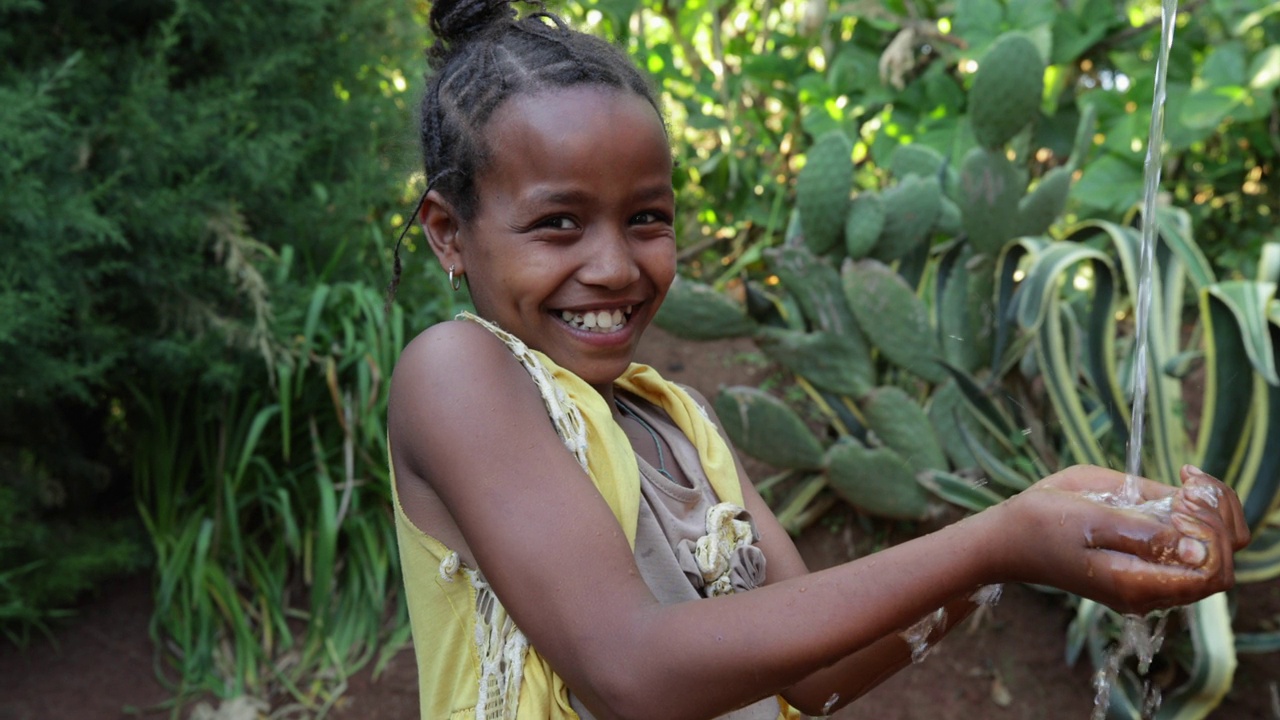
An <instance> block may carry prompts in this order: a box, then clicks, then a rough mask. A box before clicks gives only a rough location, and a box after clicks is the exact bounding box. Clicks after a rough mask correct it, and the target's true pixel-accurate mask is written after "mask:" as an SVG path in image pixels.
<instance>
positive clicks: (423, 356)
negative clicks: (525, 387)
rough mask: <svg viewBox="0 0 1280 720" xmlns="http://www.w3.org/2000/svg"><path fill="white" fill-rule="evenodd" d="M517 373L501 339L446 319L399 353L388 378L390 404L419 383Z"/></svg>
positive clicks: (517, 366) (463, 322)
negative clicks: (393, 369) (390, 389)
mask: <svg viewBox="0 0 1280 720" xmlns="http://www.w3.org/2000/svg"><path fill="white" fill-rule="evenodd" d="M517 370H521V366H520V363H519V361H518V360H517V359H516V358H515V356H514V355H513V354H512V353H511V350H510V348H508V347H507V345H506V343H504V342H503V341H502V340H501V339H499V338H498V337H497V336H496V335H494V334H493V333H492V332H490V331H489V330H487V329H485V328H484V327H482V326H480V325H478V324H476V323H473V322H468V321H466V320H449V321H447V322H442V323H438V324H436V325H432V326H431V327H429V328H427V329H426V330H423V331H422V332H421V333H419V334H418V336H417V337H415V338H414V339H413V340H412V341H410V342H409V344H408V345H406V346H405V348H404V351H403V352H401V354H400V358H399V359H398V360H397V361H396V367H395V371H394V373H393V374H392V376H391V388H392V393H391V402H392V403H394V402H395V400H396V399H397V397H401V396H402V395H403V393H404V392H406V391H412V390H413V389H414V388H417V387H419V386H420V385H422V384H424V383H425V384H428V385H431V384H435V383H437V382H439V381H441V380H445V381H448V382H449V383H450V384H455V383H458V382H463V383H465V382H467V381H468V380H481V379H484V378H485V377H486V376H487V375H488V374H489V373H497V374H498V377H497V378H494V377H489V378H488V379H489V380H494V379H500V378H501V377H503V376H506V375H508V374H511V375H513V376H515V377H518V373H514V372H513V371H517Z"/></svg>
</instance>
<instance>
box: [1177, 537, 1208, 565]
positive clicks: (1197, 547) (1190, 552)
mask: <svg viewBox="0 0 1280 720" xmlns="http://www.w3.org/2000/svg"><path fill="white" fill-rule="evenodd" d="M1208 556H1209V550H1208V548H1206V547H1205V546H1204V543H1202V542H1199V541H1197V540H1192V539H1191V538H1189V537H1184V538H1182V539H1181V540H1179V541H1178V559H1179V560H1181V561H1182V562H1183V564H1184V565H1190V566H1192V567H1200V566H1201V565H1203V564H1204V561H1205V558H1207V557H1208Z"/></svg>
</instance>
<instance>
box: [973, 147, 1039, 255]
mask: <svg viewBox="0 0 1280 720" xmlns="http://www.w3.org/2000/svg"><path fill="white" fill-rule="evenodd" d="M1024 189H1025V184H1024V183H1023V181H1022V178H1021V177H1020V176H1019V174H1018V171H1017V169H1016V168H1014V167H1013V163H1011V162H1009V159H1008V158H1006V157H1005V156H1004V153H1002V152H997V151H993V150H985V149H983V148H974V149H973V150H970V151H969V153H968V154H967V155H965V158H964V162H963V163H962V164H961V165H960V198H959V204H960V215H961V219H962V220H963V221H964V229H965V232H966V233H968V235H969V242H970V243H971V244H972V245H973V248H974V249H975V250H977V251H978V252H980V253H984V254H987V255H991V256H993V257H994V256H995V255H996V254H997V253H998V252H999V251H1000V248H1001V247H1002V246H1004V244H1005V242H1006V241H1008V240H1009V239H1010V238H1012V237H1013V228H1014V223H1015V222H1016V221H1017V216H1018V201H1019V200H1021V199H1022V192H1023V190H1024Z"/></svg>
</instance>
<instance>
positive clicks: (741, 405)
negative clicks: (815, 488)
mask: <svg viewBox="0 0 1280 720" xmlns="http://www.w3.org/2000/svg"><path fill="white" fill-rule="evenodd" d="M713 404H714V406H715V410H716V414H717V415H719V416H720V424H721V425H722V426H723V427H724V431H725V434H726V435H728V436H729V439H730V440H732V441H733V444H734V445H736V446H737V447H738V449H739V450H741V451H742V452H744V453H746V454H748V455H750V456H751V457H753V458H756V459H757V460H761V461H763V462H766V463H768V464H770V465H773V466H774V467H778V468H808V469H814V468H820V467H822V464H823V457H822V445H821V443H819V442H818V438H816V437H814V435H813V433H812V432H810V431H809V428H808V427H807V426H806V425H805V424H804V421H803V420H801V419H800V416H799V415H796V414H795V412H794V411H793V410H792V409H791V408H789V407H787V406H786V404H785V403H783V402H782V401H781V400H779V399H777V398H775V397H773V396H772V395H769V394H768V393H765V392H763V391H761V390H758V389H756V388H752V387H742V386H736V387H729V388H725V389H724V390H721V391H720V393H719V394H717V395H716V399H715V402H714V403H713Z"/></svg>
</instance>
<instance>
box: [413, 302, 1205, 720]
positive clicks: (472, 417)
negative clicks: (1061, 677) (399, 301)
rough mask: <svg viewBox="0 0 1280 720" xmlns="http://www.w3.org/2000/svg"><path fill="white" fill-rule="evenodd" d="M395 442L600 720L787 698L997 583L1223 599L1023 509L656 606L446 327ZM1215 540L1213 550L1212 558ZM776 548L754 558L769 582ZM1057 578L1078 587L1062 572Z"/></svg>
mask: <svg viewBox="0 0 1280 720" xmlns="http://www.w3.org/2000/svg"><path fill="white" fill-rule="evenodd" d="M390 426H391V434H392V443H393V447H394V448H395V449H396V453H397V455H396V458H395V462H396V464H397V472H398V474H400V473H401V472H402V471H403V472H404V473H408V474H410V475H412V476H415V477H417V478H422V479H427V480H428V481H429V482H430V485H431V487H432V489H433V490H434V491H435V493H436V494H437V495H438V496H439V497H440V498H441V500H442V501H443V502H444V504H445V505H446V506H447V508H448V510H449V513H450V515H451V517H452V518H453V519H454V521H455V522H456V523H457V526H458V528H459V529H460V530H461V533H462V535H463V536H464V537H465V539H466V542H467V544H468V546H469V548H470V550H471V553H472V555H473V556H474V557H475V560H476V563H477V565H478V566H479V567H480V568H481V569H482V570H483V571H484V573H485V576H486V577H487V578H488V580H489V582H490V583H491V584H492V586H493V588H494V591H495V592H496V593H497V595H498V597H499V598H501V600H502V602H503V604H504V606H505V607H506V608H507V610H508V611H509V612H510V613H511V615H512V617H513V619H514V620H515V621H516V623H517V625H519V626H520V627H521V629H522V630H523V631H524V632H525V634H526V635H527V636H528V638H529V640H530V642H531V643H532V644H533V645H534V646H535V647H536V648H538V651H539V652H540V653H541V654H542V655H543V656H544V657H545V658H547V660H548V661H549V662H550V663H551V665H552V667H554V668H555V670H556V672H557V673H559V674H560V676H561V677H563V678H564V680H565V682H566V683H568V685H569V686H570V687H571V688H573V690H574V692H575V693H576V694H577V695H578V696H579V697H580V698H581V699H582V700H583V702H584V703H586V705H587V706H588V707H589V708H591V709H592V711H593V712H595V713H597V714H598V715H599V716H600V717H602V718H604V717H623V718H625V717H666V718H685V717H687V718H705V717H713V716H715V715H718V714H722V713H724V712H726V711H728V710H730V709H733V708H735V707H739V706H742V705H745V704H747V703H750V702H752V701H754V700H756V699H759V698H762V697H767V696H769V695H772V694H776V693H778V692H781V691H783V690H784V689H786V688H789V687H791V686H793V685H796V684H797V683H800V682H801V681H802V680H804V679H805V678H808V677H809V676H811V675H813V674H814V673H815V672H817V671H819V670H821V669H823V668H827V667H829V666H832V665H833V664H835V663H837V662H838V661H840V660H842V659H843V658H846V657H849V656H851V655H853V654H854V653H856V652H857V651H859V650H862V649H864V648H869V647H871V646H872V645H873V644H875V643H877V642H878V641H881V639H882V638H885V637H886V636H890V635H891V634H892V633H895V632H896V631H898V630H899V629H901V628H904V627H906V626H908V625H910V624H911V623H912V622H914V621H915V620H916V619H918V618H920V617H921V616H923V615H924V614H926V613H928V612H931V611H933V610H934V609H935V608H937V607H939V606H942V605H943V604H946V603H947V602H949V601H951V600H952V599H954V598H957V597H962V596H964V595H966V594H967V593H969V592H971V591H972V590H973V589H974V588H976V587H978V586H980V585H983V584H988V583H991V582H999V581H1005V580H1026V581H1031V582H1047V581H1049V580H1050V579H1056V580H1057V582H1056V583H1054V584H1057V585H1059V586H1063V587H1064V588H1065V589H1068V590H1072V591H1076V592H1079V591H1080V590H1081V589H1084V590H1087V591H1090V592H1085V593H1083V594H1086V595H1091V596H1093V597H1096V598H1098V599H1100V600H1102V601H1103V602H1107V603H1108V604H1112V605H1115V606H1119V607H1122V608H1125V609H1139V610H1140V609H1146V608H1149V607H1154V606H1155V605H1159V604H1172V603H1176V602H1184V601H1187V600H1191V599H1194V598H1197V597H1201V596H1203V595H1205V594H1208V592H1209V591H1216V590H1218V589H1221V586H1222V584H1223V580H1222V578H1221V573H1220V572H1219V573H1216V574H1215V572H1213V571H1211V570H1208V569H1204V568H1185V567H1181V566H1177V565H1153V564H1147V563H1143V562H1141V561H1140V560H1139V559H1137V558H1136V557H1133V556H1129V555H1123V554H1120V553H1115V552H1110V551H1107V550H1097V549H1096V548H1097V547H1109V546H1122V545H1123V546H1124V547H1125V549H1129V547H1128V545H1126V543H1128V544H1129V545H1131V544H1132V543H1129V541H1127V540H1125V539H1124V538H1117V535H1116V532H1115V527H1114V525H1115V523H1114V522H1113V523H1112V525H1111V526H1106V527H1097V528H1094V527H1092V526H1090V530H1091V537H1092V540H1091V542H1090V543H1085V541H1084V533H1083V532H1082V529H1081V522H1082V521H1081V520H1078V519H1077V518H1076V517H1075V514H1074V509H1072V510H1070V511H1068V510H1067V509H1064V516H1066V515H1071V522H1065V521H1064V524H1063V525H1061V526H1058V525H1056V524H1054V523H1049V525H1052V526H1053V527H1052V528H1051V529H1052V530H1055V531H1056V532H1052V531H1051V532H1044V528H1043V527H1036V523H1034V522H1032V521H1033V520H1036V519H1043V516H1044V513H1045V510H1044V509H1043V508H1042V507H1041V506H1040V505H1039V504H1036V503H1027V502H1018V503H1008V504H1006V505H1002V506H1000V507H999V508H996V509H994V510H993V511H990V512H987V513H983V514H981V515H978V516H974V517H971V518H968V519H966V520H964V521H961V522H959V523H956V524H954V525H952V526H950V527H947V528H944V529H943V530H940V531H938V532H937V533H934V534H933V535H929V536H926V537H923V538H920V539H918V540H915V541H912V542H910V543H906V544H903V545H900V546H897V547H894V548H891V549H889V550H886V551H884V552H881V553H877V554H876V555H874V556H870V557H867V558H862V559H860V560H858V561H855V562H852V563H849V564H846V565H842V566H839V567H836V568H831V569H828V570H824V571H822V572H818V573H813V574H803V572H804V571H803V563H802V562H801V563H800V564H799V565H798V566H792V567H793V572H795V573H796V574H795V575H794V576H792V577H787V578H785V579H781V580H780V581H778V582H771V583H770V584H769V585H767V586H766V587H763V588H760V589H758V590H755V591H752V592H749V593H742V594H739V595H734V596H731V597H725V598H715V599H709V600H705V601H699V602H691V603H680V604H675V605H668V606H663V605H660V604H659V603H658V602H657V601H656V600H655V599H654V597H653V595H652V594H651V593H650V592H649V590H648V588H647V587H646V586H645V584H644V582H643V580H642V579H641V578H640V575H639V572H638V570H637V569H636V566H635V562H634V559H633V557H632V553H631V549H630V547H629V546H628V545H627V542H626V540H625V539H624V538H623V536H622V533H621V530H620V528H619V526H618V523H617V521H616V520H615V519H614V517H613V515H612V512H611V511H610V510H609V508H608V506H607V505H606V504H605V503H604V501H603V500H602V499H601V498H600V496H599V495H598V493H597V492H596V491H595V489H594V487H593V486H592V485H591V482H590V480H589V479H588V478H587V477H586V475H585V473H583V471H582V470H581V469H580V468H579V467H578V465H577V463H576V462H575V461H574V460H573V458H572V457H571V456H570V454H569V453H568V452H567V451H565V449H564V447H563V445H562V444H561V442H560V440H559V439H558V437H557V436H556V435H555V432H554V430H553V429H552V428H551V426H550V423H549V422H548V421H547V417H546V412H545V410H544V408H543V407H542V403H541V399H540V398H539V396H538V394H537V391H536V390H535V388H534V386H533V384H532V383H531V382H530V381H529V379H528V376H527V375H526V374H525V372H524V369H523V368H522V367H520V365H519V364H518V363H517V362H516V361H515V359H514V358H512V357H511V355H510V353H509V352H508V351H507V350H506V348H505V347H504V346H503V345H501V344H500V342H499V341H498V340H496V339H495V338H494V337H492V336H491V335H490V334H489V333H488V332H487V331H485V330H483V329H482V328H479V327H476V326H472V325H469V324H466V323H446V324H444V325H442V326H437V327H436V328H433V329H432V330H431V331H428V333H426V334H424V336H423V337H421V338H419V340H417V341H415V342H414V343H413V344H412V345H411V346H410V347H409V348H408V349H406V351H405V353H404V355H403V356H402V359H401V363H400V365H398V367H397V370H396V374H395V377H394V379H393V399H392V405H391V411H390ZM1062 494H1063V495H1064V496H1066V501H1069V500H1070V499H1071V497H1073V496H1072V495H1071V494H1070V493H1066V492H1064V493H1062ZM757 499H758V498H757ZM753 502H755V501H753ZM1075 502H1077V503H1083V502H1085V501H1082V500H1076V501H1075ZM1072 507H1073V508H1075V506H1072ZM1064 508H1065V506H1064ZM1056 509H1057V508H1056V507H1055V511H1056ZM1085 510H1088V508H1085ZM1081 512H1082V513H1083V515H1085V516H1087V517H1086V519H1088V518H1091V517H1092V516H1088V513H1087V512H1084V511H1083V510H1082V511H1081ZM1098 512H1101V511H1098ZM1095 514H1096V513H1095ZM764 515H768V517H770V518H771V517H772V516H771V515H769V514H768V513H767V509H766V511H765V513H764ZM764 515H762V516H760V517H764ZM1055 517H1056V515H1055ZM1215 517H1216V516H1215ZM1113 520H1114V519H1113ZM1132 523H1134V524H1135V525H1136V526H1138V527H1139V528H1140V529H1143V530H1144V531H1149V532H1148V533H1147V535H1148V536H1150V538H1153V539H1152V542H1151V543H1148V544H1149V545H1152V546H1162V547H1166V548H1167V547H1168V546H1169V542H1170V538H1171V536H1170V535H1169V533H1165V534H1164V535H1160V536H1159V537H1157V531H1158V530H1159V528H1155V527H1152V526H1153V525H1155V523H1154V522H1153V521H1144V520H1143V519H1141V518H1134V519H1133V520H1132ZM774 524H775V525H776V522H775V523H774ZM1029 524H1030V525H1031V526H1032V530H1033V532H1027V531H1026V529H1025V526H1028V525H1029ZM1103 525H1106V524H1105V523H1103ZM770 532H771V533H772V532H773V531H770ZM1121 534H1122V535H1125V537H1131V536H1132V535H1133V533H1132V532H1127V531H1126V533H1121ZM1222 534H1223V532H1222V531H1221V529H1220V528H1219V529H1218V530H1217V535H1214V534H1213V532H1210V533H1209V535H1210V536H1211V537H1210V538H1209V540H1208V542H1214V541H1215V540H1216V539H1218V538H1219V536H1221V535H1222ZM784 539H785V533H784ZM786 542H787V544H788V545H789V544H790V541H789V540H787V541H786ZM1052 543H1060V544H1061V545H1062V546H1063V548H1062V549H1061V550H1060V551H1057V552H1051V553H1045V555H1053V556H1055V557H1054V558H1048V557H1045V558H1040V559H1038V560H1037V561H1034V562H1032V561H1029V560H1028V559H1027V558H1026V557H1025V556H1026V555H1027V554H1028V548H1031V549H1036V550H1040V549H1043V548H1040V547H1039V546H1041V545H1050V544H1052ZM1161 543H1163V545H1161ZM774 544H775V543H771V544H770V546H769V547H767V548H765V552H766V556H767V557H769V563H770V572H771V573H772V572H773V570H774V567H775V565H776V564H777V563H775V560H774V557H773V556H770V555H769V553H770V552H773V551H774V548H773V545H774ZM1219 544H1221V543H1219ZM1133 550H1137V551H1141V550H1142V548H1133V549H1132V550H1131V551H1133ZM791 552H792V553H794V547H792V548H791ZM1088 553H1095V554H1096V557H1094V556H1093V555H1088V557H1090V559H1091V562H1092V567H1093V569H1092V570H1091V571H1090V573H1089V575H1088V577H1086V573H1085V567H1084V565H1085V563H1084V562H1082V559H1083V558H1084V557H1086V555H1087V554H1088ZM779 557H781V556H779ZM1064 561H1070V563H1071V564H1072V566H1073V568H1074V569H1072V570H1068V571H1066V572H1060V570H1061V568H1059V567H1058V566H1059V565H1063V564H1064ZM787 562H788V561H786V560H783V561H781V563H782V564H783V565H784V566H786V563H787ZM1227 562H1229V557H1228V560H1227ZM1045 568H1048V569H1050V570H1052V571H1053V577H1052V578H1051V577H1049V576H1047V575H1046V573H1045V571H1044V570H1045ZM1138 576H1141V578H1143V579H1144V580H1143V581H1142V582H1139V581H1137V580H1136V579H1135V578H1137V577H1138ZM890 640H891V641H892V640H893V638H890ZM655 688H660V689H661V690H660V691H655ZM822 701H825V697H823V698H822ZM820 702H821V701H820Z"/></svg>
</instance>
